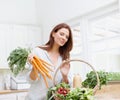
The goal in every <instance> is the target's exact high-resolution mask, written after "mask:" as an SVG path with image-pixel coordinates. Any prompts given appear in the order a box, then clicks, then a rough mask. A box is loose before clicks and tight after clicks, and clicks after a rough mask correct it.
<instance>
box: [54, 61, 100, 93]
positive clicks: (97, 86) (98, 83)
mask: <svg viewBox="0 0 120 100" xmlns="http://www.w3.org/2000/svg"><path fill="white" fill-rule="evenodd" d="M73 61H79V62H83V63H85V64H87V65H89V67H91V69H92V70H93V71H94V72H95V75H96V77H97V84H96V86H95V87H94V91H93V93H94V94H95V93H96V92H97V90H98V89H99V86H100V80H99V76H98V73H97V72H96V70H95V69H94V67H93V66H92V65H91V64H89V63H88V62H86V61H84V60H81V59H71V60H65V61H64V62H62V64H64V63H66V62H73ZM62 64H61V65H62ZM59 69H60V66H59V67H58V68H57V70H56V71H55V74H54V77H53V84H54V85H56V81H55V78H56V75H57V72H58V70H59Z"/></svg>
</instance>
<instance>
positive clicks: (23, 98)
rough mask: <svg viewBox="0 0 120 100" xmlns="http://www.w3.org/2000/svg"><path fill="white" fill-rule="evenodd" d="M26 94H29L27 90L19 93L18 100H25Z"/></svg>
mask: <svg viewBox="0 0 120 100" xmlns="http://www.w3.org/2000/svg"><path fill="white" fill-rule="evenodd" d="M26 95H27V92H23V93H17V99H16V100H25V97H26Z"/></svg>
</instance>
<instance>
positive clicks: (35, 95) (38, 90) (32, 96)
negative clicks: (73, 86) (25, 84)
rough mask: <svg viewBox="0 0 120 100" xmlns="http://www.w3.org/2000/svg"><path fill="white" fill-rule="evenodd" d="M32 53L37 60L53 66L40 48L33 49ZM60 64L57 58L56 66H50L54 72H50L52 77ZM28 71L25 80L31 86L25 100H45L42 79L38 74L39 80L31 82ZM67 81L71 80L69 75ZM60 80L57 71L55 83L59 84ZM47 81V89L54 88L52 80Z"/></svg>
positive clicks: (44, 86)
mask: <svg viewBox="0 0 120 100" xmlns="http://www.w3.org/2000/svg"><path fill="white" fill-rule="evenodd" d="M32 53H33V54H35V55H36V56H38V57H39V58H41V59H43V60H45V61H46V62H48V63H49V64H51V65H53V64H52V61H51V59H50V57H49V55H48V53H47V51H46V50H43V49H41V48H35V49H34V50H33V52H32ZM61 63H62V57H61V56H59V58H58V62H57V65H56V66H51V68H52V69H53V70H54V72H50V75H52V76H54V73H55V71H56V69H57V67H59V66H60V64H61ZM31 69H32V67H31V68H30V71H31ZM30 71H29V73H28V74H27V80H28V81H29V83H30V84H31V86H30V89H29V92H28V95H27V97H26V99H25V100H46V93H47V91H48V89H47V88H46V85H45V82H44V80H43V77H42V76H41V75H40V74H39V77H40V80H38V79H36V80H35V81H33V80H31V79H30V77H29V75H30ZM68 79H69V81H70V80H71V79H70V73H69V75H68ZM61 80H62V75H61V73H60V71H58V73H57V76H56V81H57V83H60V82H61ZM47 81H48V85H49V87H52V86H54V85H53V81H52V80H50V79H49V78H47Z"/></svg>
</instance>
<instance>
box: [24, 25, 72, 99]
mask: <svg viewBox="0 0 120 100" xmlns="http://www.w3.org/2000/svg"><path fill="white" fill-rule="evenodd" d="M72 47H73V40H72V32H71V29H70V26H69V25H67V24H65V23H60V24H58V25H56V26H55V27H54V28H53V30H52V31H51V33H50V38H49V41H48V42H47V43H46V44H45V45H44V46H39V47H36V48H35V49H34V50H33V52H32V54H30V55H29V56H28V60H29V61H30V62H31V60H32V58H33V56H34V55H37V56H38V57H39V58H41V59H43V60H45V61H46V62H48V63H49V64H51V65H52V66H50V67H51V68H52V69H54V72H50V74H51V75H52V76H54V73H55V71H56V69H57V67H58V66H60V65H61V63H62V62H63V60H67V59H69V58H70V51H71V50H72ZM69 70H70V64H69V63H67V62H66V63H64V64H62V65H61V67H60V71H58V73H57V76H56V81H57V82H58V83H60V82H66V83H69V84H70V80H71V79H70V73H69ZM32 74H33V70H31V71H30V72H29V74H28V76H27V79H28V80H29V82H30V84H31V87H30V89H29V92H28V95H27V97H26V100H45V97H46V93H47V90H48V89H47V88H46V85H45V83H44V80H43V78H42V76H41V75H40V74H39V77H40V80H38V79H37V77H35V76H33V75H32ZM47 81H48V84H49V87H52V86H53V82H52V80H50V79H47Z"/></svg>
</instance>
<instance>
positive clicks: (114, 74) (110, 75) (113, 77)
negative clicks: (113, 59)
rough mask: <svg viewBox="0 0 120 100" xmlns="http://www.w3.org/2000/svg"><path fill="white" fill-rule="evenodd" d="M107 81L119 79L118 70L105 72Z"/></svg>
mask: <svg viewBox="0 0 120 100" xmlns="http://www.w3.org/2000/svg"><path fill="white" fill-rule="evenodd" d="M107 74H108V80H109V81H120V72H107Z"/></svg>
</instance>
